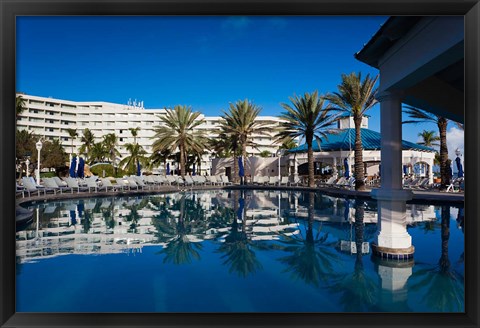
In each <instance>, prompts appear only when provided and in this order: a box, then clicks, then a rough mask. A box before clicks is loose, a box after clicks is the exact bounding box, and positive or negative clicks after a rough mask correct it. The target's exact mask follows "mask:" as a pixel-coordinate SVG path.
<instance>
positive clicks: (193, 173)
mask: <svg viewBox="0 0 480 328" xmlns="http://www.w3.org/2000/svg"><path fill="white" fill-rule="evenodd" d="M192 171H193V172H192V175H195V163H193V169H192Z"/></svg>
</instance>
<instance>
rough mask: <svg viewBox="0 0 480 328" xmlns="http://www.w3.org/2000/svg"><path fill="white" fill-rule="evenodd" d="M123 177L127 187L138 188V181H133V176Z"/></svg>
mask: <svg viewBox="0 0 480 328" xmlns="http://www.w3.org/2000/svg"><path fill="white" fill-rule="evenodd" d="M123 178H124V179H125V180H126V181H127V185H128V187H129V189H137V191H138V188H140V186H139V185H138V183H137V182H136V181H135V179H134V178H132V177H123Z"/></svg>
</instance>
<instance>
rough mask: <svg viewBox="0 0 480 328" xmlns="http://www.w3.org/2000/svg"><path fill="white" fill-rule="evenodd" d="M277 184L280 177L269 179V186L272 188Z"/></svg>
mask: <svg viewBox="0 0 480 328" xmlns="http://www.w3.org/2000/svg"><path fill="white" fill-rule="evenodd" d="M277 182H278V177H277V176H274V177H270V178H268V184H269V185H270V186H274V185H276V184H277Z"/></svg>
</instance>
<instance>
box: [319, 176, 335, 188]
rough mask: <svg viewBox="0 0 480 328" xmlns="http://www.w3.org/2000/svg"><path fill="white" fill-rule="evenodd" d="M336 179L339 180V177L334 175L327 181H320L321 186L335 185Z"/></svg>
mask: <svg viewBox="0 0 480 328" xmlns="http://www.w3.org/2000/svg"><path fill="white" fill-rule="evenodd" d="M336 180H337V179H336V178H335V177H333V176H332V177H330V178H328V179H327V181H325V182H320V183H319V186H325V187H329V186H333V185H334V184H335V181H336Z"/></svg>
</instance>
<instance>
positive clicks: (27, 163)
mask: <svg viewBox="0 0 480 328" xmlns="http://www.w3.org/2000/svg"><path fill="white" fill-rule="evenodd" d="M25 165H26V166H27V169H26V171H27V172H26V175H27V177H28V176H29V175H30V172H29V166H30V160H29V159H28V158H27V160H26V161H25Z"/></svg>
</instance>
